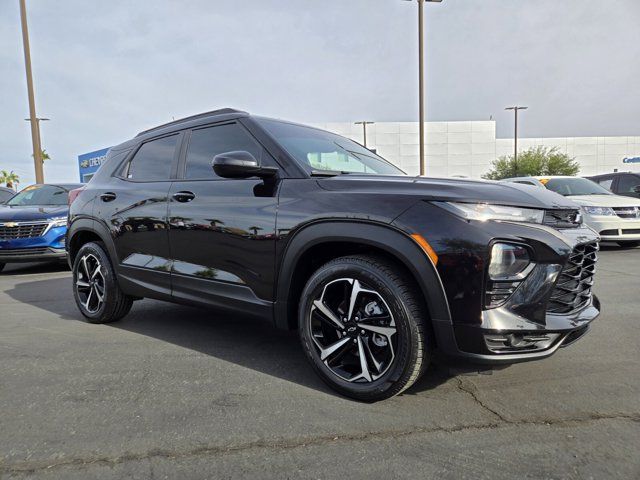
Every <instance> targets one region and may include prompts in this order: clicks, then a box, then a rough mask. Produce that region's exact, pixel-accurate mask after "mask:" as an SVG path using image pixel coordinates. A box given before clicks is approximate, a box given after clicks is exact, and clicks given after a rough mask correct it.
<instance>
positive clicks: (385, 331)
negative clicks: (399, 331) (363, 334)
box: [358, 323, 396, 339]
mask: <svg viewBox="0 0 640 480" xmlns="http://www.w3.org/2000/svg"><path fill="white" fill-rule="evenodd" d="M358 328H361V329H363V330H368V331H370V332H374V333H379V334H380V335H384V336H385V337H387V338H388V339H391V335H393V334H394V333H396V327H379V326H377V325H369V324H367V323H359V324H358Z"/></svg>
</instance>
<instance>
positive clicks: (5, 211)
mask: <svg viewBox="0 0 640 480" xmlns="http://www.w3.org/2000/svg"><path fill="white" fill-rule="evenodd" d="M68 213H69V207H68V206H67V205H41V206H22V205H15V206H14V205H0V222H28V221H35V220H48V219H49V218H52V217H63V216H65V215H67V214H68Z"/></svg>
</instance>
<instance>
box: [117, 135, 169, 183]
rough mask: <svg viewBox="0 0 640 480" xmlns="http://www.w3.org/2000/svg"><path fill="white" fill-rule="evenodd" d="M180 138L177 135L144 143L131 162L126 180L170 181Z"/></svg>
mask: <svg viewBox="0 0 640 480" xmlns="http://www.w3.org/2000/svg"><path fill="white" fill-rule="evenodd" d="M179 138H180V136H179V135H177V134H176V135H171V136H169V137H162V138H158V139H156V140H151V141H150V142H146V143H143V144H142V146H141V147H140V148H139V149H138V151H137V152H136V154H135V155H134V157H133V158H132V159H131V161H130V162H129V166H128V168H127V172H126V178H127V179H128V180H134V181H137V182H154V181H161V180H168V179H169V178H170V177H171V165H172V163H173V159H174V157H175V153H176V146H177V145H178V139H179Z"/></svg>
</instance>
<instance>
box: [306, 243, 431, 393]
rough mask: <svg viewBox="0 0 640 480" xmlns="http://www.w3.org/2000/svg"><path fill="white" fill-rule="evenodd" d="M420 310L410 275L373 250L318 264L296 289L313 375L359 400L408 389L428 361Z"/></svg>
mask: <svg viewBox="0 0 640 480" xmlns="http://www.w3.org/2000/svg"><path fill="white" fill-rule="evenodd" d="M426 315H427V313H426V308H425V305H424V301H423V299H422V295H421V294H420V292H419V290H418V288H417V287H416V285H415V282H414V281H413V279H411V278H410V277H409V276H408V275H407V274H406V273H405V272H404V271H403V270H402V269H400V268H398V266H397V265H395V264H394V263H393V262H391V261H389V260H387V259H385V258H382V257H377V256H368V255H357V256H350V257H341V258H337V259H335V260H332V261H330V262H328V263H327V264H325V265H324V266H322V267H320V269H318V270H317V271H316V272H315V273H314V274H313V275H312V276H311V278H310V279H309V281H308V282H307V285H306V286H305V288H304V291H303V292H302V297H301V301H300V307H299V327H300V337H301V341H302V345H303V348H304V350H305V353H306V355H307V357H308V358H309V360H310V361H311V364H312V365H313V367H314V368H315V370H316V371H317V372H318V374H319V375H320V377H321V378H322V379H323V380H324V381H325V382H326V383H327V384H329V385H330V386H331V387H332V388H334V389H335V390H337V391H339V392H340V393H342V394H344V395H346V396H349V397H353V398H356V399H359V400H364V401H376V400H382V399H385V398H389V397H392V396H394V395H397V394H399V393H400V392H402V391H403V390H405V389H407V388H409V387H410V386H411V385H412V384H413V383H414V382H415V381H416V380H417V379H418V377H419V376H420V374H421V373H422V372H423V371H424V369H425V368H426V366H427V364H428V353H429V352H428V349H427V345H428V342H427V338H426V335H427V328H426Z"/></svg>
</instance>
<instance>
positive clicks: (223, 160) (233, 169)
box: [211, 151, 278, 178]
mask: <svg viewBox="0 0 640 480" xmlns="http://www.w3.org/2000/svg"><path fill="white" fill-rule="evenodd" d="M211 166H212V167H213V171H214V172H216V175H218V176H219V177H223V178H251V177H260V178H270V177H274V176H276V175H277V173H278V169H277V168H275V167H261V166H260V164H259V163H258V160H256V158H255V157H254V156H253V155H251V154H250V153H249V152H245V151H236V152H226V153H221V154H219V155H216V156H215V157H213V162H211Z"/></svg>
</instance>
